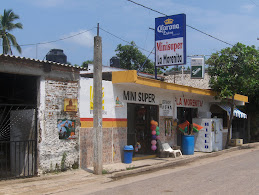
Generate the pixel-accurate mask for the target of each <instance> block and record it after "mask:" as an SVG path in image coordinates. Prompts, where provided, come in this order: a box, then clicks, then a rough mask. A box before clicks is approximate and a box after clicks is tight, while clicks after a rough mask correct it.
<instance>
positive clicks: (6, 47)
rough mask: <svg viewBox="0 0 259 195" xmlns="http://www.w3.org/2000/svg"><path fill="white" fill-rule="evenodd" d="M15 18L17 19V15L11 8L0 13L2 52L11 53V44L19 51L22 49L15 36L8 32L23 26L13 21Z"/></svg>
mask: <svg viewBox="0 0 259 195" xmlns="http://www.w3.org/2000/svg"><path fill="white" fill-rule="evenodd" d="M17 19H19V16H18V15H16V14H15V13H14V12H13V11H12V10H11V9H10V10H4V14H3V15H0V38H1V39H2V45H3V53H4V54H9V53H10V54H12V48H11V46H12V45H13V46H14V48H15V49H16V50H17V51H18V52H19V53H21V52H22V49H21V47H20V45H19V44H18V43H17V41H16V38H15V36H14V35H12V34H11V33H10V31H12V30H14V29H16V28H19V29H22V28H23V25H22V24H21V23H14V21H15V20H17Z"/></svg>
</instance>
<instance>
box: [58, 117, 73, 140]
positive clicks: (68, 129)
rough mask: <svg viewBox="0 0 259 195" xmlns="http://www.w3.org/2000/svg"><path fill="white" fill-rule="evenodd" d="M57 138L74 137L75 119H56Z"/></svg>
mask: <svg viewBox="0 0 259 195" xmlns="http://www.w3.org/2000/svg"><path fill="white" fill-rule="evenodd" d="M58 134H59V139H75V120H68V119H58Z"/></svg>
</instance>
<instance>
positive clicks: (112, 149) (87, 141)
mask: <svg viewBox="0 0 259 195" xmlns="http://www.w3.org/2000/svg"><path fill="white" fill-rule="evenodd" d="M102 130H103V164H111V163H117V162H121V161H122V160H123V159H122V158H121V157H123V147H124V146H125V145H126V144H127V128H126V127H117V128H103V129H102ZM93 133H94V129H93V128H81V129H80V166H81V168H83V169H87V168H89V167H91V166H93V152H94V150H93Z"/></svg>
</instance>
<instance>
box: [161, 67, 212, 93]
mask: <svg viewBox="0 0 259 195" xmlns="http://www.w3.org/2000/svg"><path fill="white" fill-rule="evenodd" d="M209 80H210V76H209V75H208V73H207V72H205V73H204V79H191V73H190V71H184V73H183V75H182V73H181V72H180V71H176V72H175V73H174V72H172V73H170V75H168V76H166V77H165V82H168V83H175V84H179V85H185V86H190V87H195V88H200V89H210V87H209Z"/></svg>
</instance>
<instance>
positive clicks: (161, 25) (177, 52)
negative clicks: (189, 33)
mask: <svg viewBox="0 0 259 195" xmlns="http://www.w3.org/2000/svg"><path fill="white" fill-rule="evenodd" d="M155 27H156V28H155V32H156V36H155V38H156V40H155V41H156V66H172V65H183V64H186V15H185V14H179V15H173V16H166V17H160V18H156V21H155Z"/></svg>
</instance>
